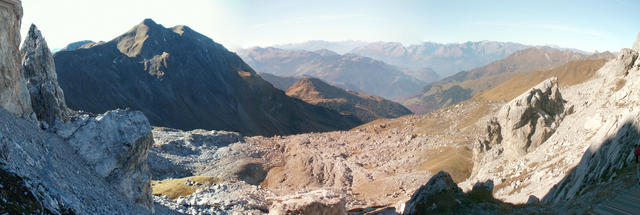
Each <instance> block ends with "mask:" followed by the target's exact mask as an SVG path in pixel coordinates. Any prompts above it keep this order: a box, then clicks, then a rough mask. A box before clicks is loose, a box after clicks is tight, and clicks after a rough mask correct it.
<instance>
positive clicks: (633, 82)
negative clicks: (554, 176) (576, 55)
mask: <svg viewBox="0 0 640 215" xmlns="http://www.w3.org/2000/svg"><path fill="white" fill-rule="evenodd" d="M639 36H640V35H639ZM638 44H640V37H639V38H638V40H637V41H636V42H635V44H634V46H633V48H634V49H626V48H625V49H622V50H621V51H620V53H619V55H618V57H616V58H615V59H614V60H611V61H609V62H608V63H607V64H606V65H605V66H603V67H602V69H600V70H599V71H598V73H599V75H600V76H602V77H603V78H602V82H601V83H602V86H603V87H600V88H598V89H599V91H598V94H596V95H597V97H595V96H593V98H592V99H593V101H591V102H594V103H595V102H599V103H601V104H598V103H595V104H593V105H592V106H596V107H600V108H601V109H602V110H599V111H598V112H596V114H594V113H589V114H588V116H589V117H588V118H587V119H588V120H586V123H585V124H584V129H585V130H587V131H589V132H592V134H591V137H590V138H589V141H587V143H588V145H587V146H588V147H587V148H586V150H585V151H584V154H583V155H582V156H581V159H580V160H579V163H577V165H575V168H573V169H572V171H571V172H570V173H569V174H567V175H566V177H564V178H563V179H562V180H561V181H560V182H559V183H557V184H556V185H555V186H554V187H553V188H552V189H551V190H549V192H548V194H547V195H546V196H544V198H543V199H542V201H543V202H545V203H556V202H562V201H566V200H571V199H574V198H576V197H579V196H580V195H585V193H587V190H597V189H593V188H592V187H597V186H598V185H600V184H608V183H612V181H613V180H616V179H618V180H620V179H619V177H620V175H621V174H624V173H623V172H624V171H625V170H624V169H627V171H629V170H631V171H633V173H634V174H635V171H636V170H635V168H636V167H635V165H637V164H634V163H633V162H634V161H633V159H634V155H633V149H634V148H635V147H636V146H637V145H638V144H640V141H638V140H639V139H640V117H639V112H638V110H637V109H635V108H634V107H637V106H638V104H640V93H639V92H638V88H639V87H640V57H638V55H639V54H638V51H639V50H638V49H637V48H638V47H637V45H638ZM634 176H635V175H634ZM634 184H635V183H634ZM590 187H591V188H590Z"/></svg>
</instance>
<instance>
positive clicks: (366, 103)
mask: <svg viewBox="0 0 640 215" xmlns="http://www.w3.org/2000/svg"><path fill="white" fill-rule="evenodd" d="M286 94H287V95H288V96H291V97H295V98H299V99H301V100H303V101H305V102H308V103H310V104H314V105H319V106H322V107H326V108H329V109H332V110H335V111H338V112H340V113H341V114H344V115H353V116H355V117H357V118H358V119H359V120H360V121H362V122H370V121H373V120H375V119H379V118H396V117H399V116H402V115H406V114H410V113H411V111H409V109H407V108H405V107H403V106H402V105H400V104H398V103H395V102H392V101H389V100H386V99H384V98H382V97H377V96H370V95H367V94H364V93H359V92H354V91H350V90H343V89H340V88H338V87H334V86H331V85H329V84H327V83H325V82H323V81H322V80H320V79H317V78H302V79H300V80H298V81H297V82H296V83H294V84H293V85H291V86H290V87H289V89H287V91H286Z"/></svg>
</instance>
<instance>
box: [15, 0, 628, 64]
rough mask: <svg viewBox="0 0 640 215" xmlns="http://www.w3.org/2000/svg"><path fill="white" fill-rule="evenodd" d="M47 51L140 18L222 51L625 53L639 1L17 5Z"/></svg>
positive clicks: (106, 35) (162, 0) (109, 34)
mask: <svg viewBox="0 0 640 215" xmlns="http://www.w3.org/2000/svg"><path fill="white" fill-rule="evenodd" d="M23 8H24V18H23V23H22V35H25V34H26V30H28V27H29V25H30V24H31V23H35V24H36V25H37V26H38V28H40V30H41V31H42V33H43V35H44V36H45V38H46V39H47V42H48V43H49V46H50V48H52V49H53V48H62V47H64V46H65V45H66V44H68V43H71V42H75V41H79V40H94V41H100V40H104V41H108V40H111V39H112V38H114V37H116V36H118V35H120V34H122V33H124V32H125V31H127V30H128V29H130V28H131V27H132V26H134V25H136V24H138V23H140V22H141V21H142V20H143V19H144V18H152V19H153V20H155V21H156V22H157V23H159V24H162V25H164V26H165V27H171V26H174V25H181V24H184V25H187V26H189V27H191V28H193V29H194V30H196V31H199V32H200V33H203V34H204V35H207V36H209V37H211V38H212V39H213V40H215V41H216V42H218V43H221V44H223V45H225V46H226V47H227V48H230V49H235V48H239V47H250V46H256V45H259V46H268V45H273V44H282V43H294V42H302V41H307V40H328V41H342V40H362V41H399V42H402V43H404V44H405V45H407V44H416V43H420V42H423V41H432V42H442V43H451V42H465V41H480V40H494V41H512V42H520V43H524V44H530V45H558V46H561V47H567V48H578V49H583V50H587V51H594V50H598V51H603V50H611V51H618V50H619V49H620V48H625V47H631V45H632V44H633V42H634V41H635V38H636V35H637V33H638V32H639V31H640V13H639V12H638V9H640V1H636V0H602V1H591V0H582V1H563V0H549V1H547V0H532V1H524V0H523V1H507V0H505V1H472V0H469V1H427V0H421V1H401V0H395V1H364V0H363V1H346V0H340V1H333V0H322V1H293V0H292V1H273V0H269V1H268V0H256V1H249V0H247V1H243V0H226V1H218V0H180V1H176V0H153V1H149V0H146V1H142V0H101V1H97V0H55V1H52V0H23Z"/></svg>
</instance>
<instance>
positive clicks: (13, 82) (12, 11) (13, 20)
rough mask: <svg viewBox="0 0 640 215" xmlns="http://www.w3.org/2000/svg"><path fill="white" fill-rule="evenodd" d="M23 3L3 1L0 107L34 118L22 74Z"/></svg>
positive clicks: (0, 50)
mask: <svg viewBox="0 0 640 215" xmlns="http://www.w3.org/2000/svg"><path fill="white" fill-rule="evenodd" d="M21 19H22V4H21V3H20V2H19V1H16V0H2V1H0V21H1V22H0V29H3V30H2V31H0V44H2V46H0V106H2V107H3V108H4V109H6V110H7V111H9V112H11V113H13V114H16V115H18V116H25V117H27V118H30V119H34V118H35V117H34V116H32V113H33V109H32V108H31V99H30V98H29V91H28V90H27V86H26V84H25V81H24V79H23V77H22V75H21V74H20V52H19V51H18V46H19V45H20V24H21Z"/></svg>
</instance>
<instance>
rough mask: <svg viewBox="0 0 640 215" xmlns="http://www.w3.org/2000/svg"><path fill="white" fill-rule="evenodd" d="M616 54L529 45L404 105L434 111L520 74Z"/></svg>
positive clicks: (430, 87) (429, 88) (432, 86)
mask: <svg viewBox="0 0 640 215" xmlns="http://www.w3.org/2000/svg"><path fill="white" fill-rule="evenodd" d="M612 57H613V55H612V54H611V53H609V52H604V53H598V54H594V55H585V54H581V53H577V52H573V51H570V50H566V49H563V50H561V49H554V48H550V47H538V48H529V49H525V50H521V51H518V52H515V53H513V54H511V55H509V56H508V57H506V58H504V59H501V60H497V61H494V62H492V63H490V64H487V65H486V66H482V67H478V68H476V69H473V70H470V71H463V72H459V73H456V74H455V75H452V76H449V77H447V78H445V79H442V80H440V81H438V82H434V83H431V84H429V85H427V86H426V87H425V88H424V89H423V93H422V94H421V95H418V96H415V97H412V98H409V99H407V100H405V101H404V102H403V104H404V105H405V106H406V107H408V108H409V109H410V110H411V111H413V112H415V113H425V112H430V111H433V110H436V109H438V108H441V107H443V106H447V105H452V104H456V103H459V102H461V101H464V100H467V99H469V98H471V97H473V95H475V94H477V93H479V92H481V91H484V90H488V89H491V88H493V87H496V86H498V85H499V84H501V83H503V82H505V81H507V80H509V79H510V78H512V77H514V76H516V75H521V74H528V73H530V72H533V71H537V70H547V69H551V68H553V67H556V66H560V65H562V64H565V63H567V62H570V61H575V60H583V59H609V58H612Z"/></svg>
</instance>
